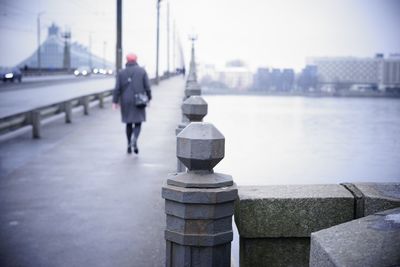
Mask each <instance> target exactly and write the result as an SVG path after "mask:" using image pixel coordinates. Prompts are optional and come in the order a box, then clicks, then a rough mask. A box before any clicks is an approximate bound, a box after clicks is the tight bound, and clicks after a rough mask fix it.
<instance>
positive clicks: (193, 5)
mask: <svg viewBox="0 0 400 267" xmlns="http://www.w3.org/2000/svg"><path fill="white" fill-rule="evenodd" d="M0 2H1V5H0V7H1V9H0V35H1V36H2V38H1V40H0V66H12V65H15V64H18V63H19V62H20V61H22V60H23V59H25V58H26V57H28V56H29V55H30V54H32V52H33V51H34V49H35V48H36V47H37V16H38V13H40V12H44V13H43V14H42V15H41V16H40V18H41V26H42V27H41V39H42V41H43V40H44V39H45V38H46V36H47V27H48V26H49V25H50V24H51V23H52V22H54V23H56V24H57V25H59V26H60V27H61V28H62V29H70V30H71V32H72V41H77V42H79V43H82V44H84V45H86V46H88V45H89V39H90V37H89V36H91V39H92V42H91V43H92V46H91V47H92V51H93V53H94V54H96V55H99V56H102V55H103V49H104V48H105V51H106V58H107V59H108V60H110V61H112V62H114V61H115V40H116V38H115V37H116V30H115V29H116V16H115V13H116V1H112V0H57V1H55V0H0ZM156 3H157V0H152V1H151V0H136V1H126V0H125V1H124V0H123V53H124V54H126V53H128V52H135V53H136V54H137V55H138V57H139V63H140V64H141V65H144V66H145V67H146V68H147V69H148V71H149V72H150V73H152V72H154V69H155V62H156V59H155V49H156ZM168 5H169V6H170V34H171V35H170V36H171V37H170V40H171V41H170V57H171V59H170V68H172V67H173V66H174V65H177V64H174V61H173V60H172V56H173V55H174V54H178V52H177V51H176V49H175V50H174V49H173V47H178V45H177V43H178V42H175V44H176V45H175V46H174V45H173V42H172V39H174V38H173V32H174V30H173V29H174V28H175V36H176V37H178V36H179V39H180V42H181V44H182V46H183V51H184V53H185V60H186V63H188V59H189V54H190V41H189V40H188V36H189V35H190V34H193V33H195V34H196V35H197V36H198V40H197V42H196V57H197V58H196V59H197V61H198V62H200V63H207V64H216V65H217V66H223V65H224V64H225V63H226V62H227V61H229V60H233V59H241V60H243V61H244V62H246V63H247V65H248V66H249V67H250V68H251V69H256V68H257V67H259V66H263V67H278V68H284V67H287V68H295V69H296V70H300V69H301V68H302V67H303V66H304V65H305V64H306V59H307V57H314V56H356V57H371V56H373V55H374V54H375V53H385V54H386V55H388V54H389V53H400V30H399V25H400V0H262V1H261V0H246V1H244V0H240V1H239V0H201V1H194V0H163V1H162V2H161V8H160V21H161V24H160V34H161V36H160V37H161V43H160V69H161V72H162V71H163V70H166V69H167V63H166V62H167V41H166V40H167V38H166V37H167V34H166V32H167V26H166V25H167V23H166V22H167V16H166V13H167V6H168ZM174 25H175V27H174ZM176 39H178V38H176ZM174 51H176V52H174Z"/></svg>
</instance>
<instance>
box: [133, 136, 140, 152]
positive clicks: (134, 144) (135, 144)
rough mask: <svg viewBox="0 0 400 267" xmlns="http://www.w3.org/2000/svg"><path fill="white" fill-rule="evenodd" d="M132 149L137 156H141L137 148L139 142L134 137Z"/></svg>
mask: <svg viewBox="0 0 400 267" xmlns="http://www.w3.org/2000/svg"><path fill="white" fill-rule="evenodd" d="M132 147H133V152H135V154H139V148H138V146H137V140H136V138H135V137H133V140H132Z"/></svg>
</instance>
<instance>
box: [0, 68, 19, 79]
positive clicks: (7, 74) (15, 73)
mask: <svg viewBox="0 0 400 267" xmlns="http://www.w3.org/2000/svg"><path fill="white" fill-rule="evenodd" d="M0 78H1V80H2V81H3V82H6V81H11V82H14V81H15V80H17V81H18V82H21V81H22V72H21V71H20V69H19V68H5V69H2V70H1V71H0Z"/></svg>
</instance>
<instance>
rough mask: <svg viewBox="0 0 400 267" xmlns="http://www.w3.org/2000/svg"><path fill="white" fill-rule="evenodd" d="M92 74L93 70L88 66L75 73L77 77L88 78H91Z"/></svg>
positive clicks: (78, 69)
mask: <svg viewBox="0 0 400 267" xmlns="http://www.w3.org/2000/svg"><path fill="white" fill-rule="evenodd" d="M91 73H92V71H91V69H90V68H89V67H87V66H82V67H79V68H77V69H76V70H75V71H74V75H75V76H76V77H78V76H84V77H86V76H89V75H90V74H91Z"/></svg>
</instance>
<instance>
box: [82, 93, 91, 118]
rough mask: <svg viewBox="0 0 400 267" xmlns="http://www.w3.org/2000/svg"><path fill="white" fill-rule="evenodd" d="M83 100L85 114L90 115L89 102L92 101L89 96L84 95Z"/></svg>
mask: <svg viewBox="0 0 400 267" xmlns="http://www.w3.org/2000/svg"><path fill="white" fill-rule="evenodd" d="M81 101H82V105H83V114H85V115H89V102H90V99H89V96H83V97H82V98H81Z"/></svg>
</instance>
